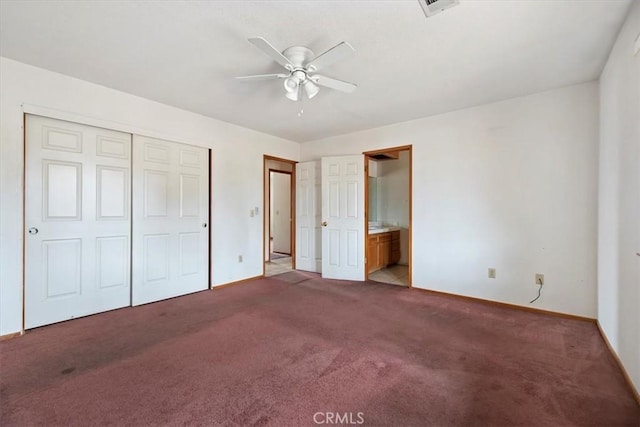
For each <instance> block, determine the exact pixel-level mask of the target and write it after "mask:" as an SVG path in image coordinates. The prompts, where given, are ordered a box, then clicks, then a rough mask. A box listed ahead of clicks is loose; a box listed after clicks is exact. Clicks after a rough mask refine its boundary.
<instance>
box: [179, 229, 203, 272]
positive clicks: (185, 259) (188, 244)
mask: <svg viewBox="0 0 640 427" xmlns="http://www.w3.org/2000/svg"><path fill="white" fill-rule="evenodd" d="M179 247H180V275H181V276H188V275H191V274H198V273H199V272H200V266H201V262H200V260H201V259H202V254H201V253H200V233H199V232H198V233H180V245H179Z"/></svg>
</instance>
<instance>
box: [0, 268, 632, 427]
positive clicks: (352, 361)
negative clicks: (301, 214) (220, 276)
mask: <svg viewBox="0 0 640 427" xmlns="http://www.w3.org/2000/svg"><path fill="white" fill-rule="evenodd" d="M309 277H310V279H309V280H305V281H301V282H299V283H295V284H294V283H289V282H287V281H283V280H279V279H278V278H277V277H274V278H268V279H261V280H257V281H253V282H248V283H245V284H242V285H238V286H234V287H229V288H225V289H220V290H216V291H206V292H201V293H198V294H194V295H189V296H186V297H181V298H176V299H173V300H168V301H163V302H159V303H155V304H149V305H146V306H142V307H137V308H127V309H122V310H116V311H112V312H109V313H104V314H100V315H95V316H91V317H86V318H83V319H78V320H73V321H70V322H65V323H60V324H57V325H53V326H48V327H44V328H40V329H37V330H33V331H30V332H29V333H27V335H25V336H24V337H21V338H16V339H12V340H7V341H4V342H2V343H0V357H1V359H0V362H1V363H2V365H1V369H2V371H1V374H2V377H1V379H0V410H1V411H2V414H1V417H0V424H2V425H3V426H8V425H34V424H40V425H72V426H84V425H105V424H111V425H157V424H170V425H185V424H198V425H225V426H228V425H237V426H239V425H279V426H280V425H283V426H299V425H302V426H304V425H314V414H316V415H315V417H316V421H318V422H325V423H326V421H327V419H328V418H329V417H331V418H330V419H331V421H335V420H336V418H335V415H333V414H334V413H338V416H339V417H340V418H339V421H341V423H342V424H344V421H351V422H353V423H357V422H359V421H361V420H364V425H367V426H382V425H394V426H417V425H434V426H452V425H459V426H476V425H477V426H486V425H496V426H503V425H509V426H515V425H520V426H533V425H549V426H560V425H562V426H566V425H585V426H586V425H591V426H613V425H628V426H638V425H639V424H638V423H639V421H640V408H639V407H638V405H637V404H636V403H635V401H634V400H633V397H632V395H631V393H630V391H629V390H628V389H627V386H626V385H625V383H624V380H623V378H622V375H621V373H620V371H619V370H618V368H617V367H616V365H615V363H614V361H613V359H612V357H611V355H610V354H609V353H608V351H607V349H606V347H605V345H604V343H603V341H602V339H601V338H600V336H599V335H598V332H597V330H596V327H595V326H594V325H593V324H591V323H588V322H581V321H575V320H566V319H561V318H557V317H551V316H545V315H539V314H532V313H526V312H522V311H517V310H511V309H508V308H500V307H494V306H491V305H486V304H482V303H474V302H468V301H463V300H460V299H457V298H451V297H444V296H435V295H430V294H426V293H423V292H420V291H416V290H408V289H406V288H402V287H398V286H391V285H383V284H371V283H368V284H367V283H365V284H363V283H350V282H339V281H323V280H320V279H318V278H317V277H316V276H313V275H309ZM318 413H320V415H318ZM327 413H329V414H327ZM359 413H360V414H359ZM345 414H346V415H345ZM348 416H350V417H351V418H348ZM325 425H326V424H325Z"/></svg>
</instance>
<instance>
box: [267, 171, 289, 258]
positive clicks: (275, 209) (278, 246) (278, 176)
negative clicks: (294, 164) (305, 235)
mask: <svg viewBox="0 0 640 427" xmlns="http://www.w3.org/2000/svg"><path fill="white" fill-rule="evenodd" d="M269 180H270V181H271V189H270V191H271V206H270V209H271V212H270V215H269V218H270V219H271V237H273V252H279V253H282V254H291V175H290V174H288V173H282V172H271V173H270V179H269Z"/></svg>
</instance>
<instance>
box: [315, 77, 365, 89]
mask: <svg viewBox="0 0 640 427" xmlns="http://www.w3.org/2000/svg"><path fill="white" fill-rule="evenodd" d="M311 80H312V81H313V82H314V83H316V84H317V85H319V86H324V87H328V88H329V89H335V90H339V91H341V92H346V93H352V92H353V91H355V90H356V89H357V88H358V86H357V85H355V84H353V83H349V82H345V81H342V80H338V79H332V78H331V77H326V76H319V75H317V74H316V75H315V76H313V77H312V78H311Z"/></svg>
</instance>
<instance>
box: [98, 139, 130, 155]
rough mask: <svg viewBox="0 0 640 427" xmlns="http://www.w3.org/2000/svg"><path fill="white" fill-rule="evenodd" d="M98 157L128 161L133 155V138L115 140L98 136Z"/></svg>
mask: <svg viewBox="0 0 640 427" xmlns="http://www.w3.org/2000/svg"><path fill="white" fill-rule="evenodd" d="M96 144H97V145H96V155H98V156H103V157H115V158H117V159H128V158H129V156H130V155H131V138H130V137H127V138H126V139H115V138H107V137H104V136H98V138H97V141H96Z"/></svg>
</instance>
